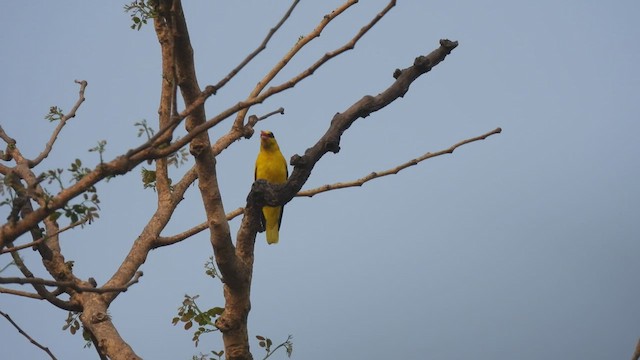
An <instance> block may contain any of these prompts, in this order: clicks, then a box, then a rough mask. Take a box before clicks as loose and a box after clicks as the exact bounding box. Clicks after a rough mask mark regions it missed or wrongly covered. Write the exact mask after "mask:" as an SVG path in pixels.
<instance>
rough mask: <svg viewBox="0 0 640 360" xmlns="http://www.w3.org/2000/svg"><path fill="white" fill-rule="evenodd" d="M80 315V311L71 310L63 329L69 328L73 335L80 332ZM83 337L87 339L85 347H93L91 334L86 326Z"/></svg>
mask: <svg viewBox="0 0 640 360" xmlns="http://www.w3.org/2000/svg"><path fill="white" fill-rule="evenodd" d="M79 317H80V313H79V312H73V311H70V312H69V314H68V315H67V319H66V320H65V322H64V325H63V326H62V330H67V329H69V333H71V335H75V334H76V333H77V332H78V330H80V326H81V325H80V321H79ZM82 338H83V339H84V340H85V344H84V347H85V348H89V347H91V335H90V334H89V332H88V331H86V330H85V329H84V328H82Z"/></svg>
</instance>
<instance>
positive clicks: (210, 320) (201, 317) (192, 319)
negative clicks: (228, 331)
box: [171, 294, 224, 346]
mask: <svg viewBox="0 0 640 360" xmlns="http://www.w3.org/2000/svg"><path fill="white" fill-rule="evenodd" d="M198 297H200V296H199V295H195V296H189V295H186V294H185V296H184V300H183V301H182V305H181V306H180V307H179V308H178V316H176V317H174V318H173V319H172V320H171V323H172V324H173V325H174V326H175V325H176V324H178V323H179V322H183V323H184V326H183V327H184V329H185V330H189V329H191V328H192V327H193V325H194V323H195V324H197V325H198V327H197V328H196V331H195V332H194V334H193V338H192V340H193V342H194V343H195V346H198V343H199V341H200V335H202V334H205V333H210V332H213V331H216V330H218V328H217V327H216V325H215V318H216V317H217V316H220V315H221V314H222V312H223V311H224V308H221V307H217V306H216V307H212V308H211V309H209V310H206V311H202V310H201V309H200V307H199V306H198V304H197V303H196V299H197V298H198Z"/></svg>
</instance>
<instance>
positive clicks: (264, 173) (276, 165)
mask: <svg viewBox="0 0 640 360" xmlns="http://www.w3.org/2000/svg"><path fill="white" fill-rule="evenodd" d="M255 178H256V179H264V180H267V181H268V182H272V183H275V184H281V183H284V182H286V181H287V161H286V160H285V159H284V156H282V153H280V151H265V150H264V149H262V151H260V153H258V158H257V159H256V173H255Z"/></svg>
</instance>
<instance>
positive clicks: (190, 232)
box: [153, 208, 244, 249]
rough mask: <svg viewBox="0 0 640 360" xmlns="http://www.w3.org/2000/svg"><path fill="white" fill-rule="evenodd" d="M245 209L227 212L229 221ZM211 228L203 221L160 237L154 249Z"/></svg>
mask: <svg viewBox="0 0 640 360" xmlns="http://www.w3.org/2000/svg"><path fill="white" fill-rule="evenodd" d="M243 211H244V208H237V209H235V210H233V211H232V212H230V213H227V221H229V220H231V219H233V218H235V217H237V216H238V215H240V214H242V213H243ZM208 228H209V225H208V224H207V222H206V221H205V222H203V223H201V224H198V225H196V226H194V227H192V228H191V229H188V230H186V231H183V232H181V233H179V234H176V235H173V236H169V237H159V238H158V239H157V240H156V241H155V243H154V245H153V249H156V248H159V247H163V246H168V245H173V244H175V243H179V242H181V241H182V240H185V239H188V238H190V237H192V236H193V235H195V234H197V233H199V232H201V231H204V230H206V229H208Z"/></svg>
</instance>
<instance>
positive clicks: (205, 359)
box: [191, 350, 224, 360]
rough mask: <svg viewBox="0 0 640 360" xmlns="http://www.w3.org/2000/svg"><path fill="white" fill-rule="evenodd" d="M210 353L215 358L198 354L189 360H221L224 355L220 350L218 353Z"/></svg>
mask: <svg viewBox="0 0 640 360" xmlns="http://www.w3.org/2000/svg"><path fill="white" fill-rule="evenodd" d="M211 353H212V354H213V355H214V356H216V358H214V357H212V356H210V355H207V354H203V353H200V355H193V356H192V357H191V360H216V359H217V360H222V355H224V350H220V351H213V350H211Z"/></svg>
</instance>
